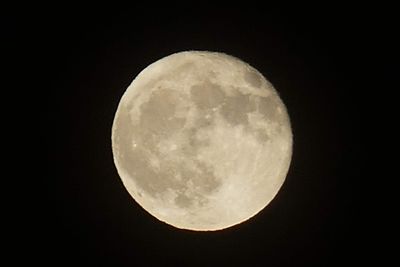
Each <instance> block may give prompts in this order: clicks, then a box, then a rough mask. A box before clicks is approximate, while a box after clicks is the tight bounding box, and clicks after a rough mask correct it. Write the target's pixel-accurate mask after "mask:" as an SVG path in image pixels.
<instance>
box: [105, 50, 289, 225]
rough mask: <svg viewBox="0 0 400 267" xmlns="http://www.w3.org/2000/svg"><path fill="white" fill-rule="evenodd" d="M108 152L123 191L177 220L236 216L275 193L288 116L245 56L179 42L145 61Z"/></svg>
mask: <svg viewBox="0 0 400 267" xmlns="http://www.w3.org/2000/svg"><path fill="white" fill-rule="evenodd" d="M112 150H113V156H114V162H115V165H116V167H117V171H118V173H119V175H120V177H121V179H122V182H123V184H124V186H125V187H126V189H127V190H128V192H129V193H130V195H131V196H132V197H133V198H134V199H135V200H136V202H137V203H138V204H139V205H140V206H142V207H143V208H144V209H145V210H146V211H148V212H149V213H150V214H152V215H153V216H154V217H156V218H157V219H159V220H161V221H163V222H165V223H168V224H170V225H172V226H175V227H177V228H183V229H190V230H197V231H211V230H219V229H224V228H227V227H230V226H233V225H236V224H238V223H241V222H243V221H245V220H247V219H249V218H250V217H252V216H254V215H255V214H257V213H258V212H259V211H261V210H262V209H263V208H265V207H266V206H267V205H268V203H270V201H271V200H272V199H273V198H274V197H275V195H276V194H277V192H278V191H279V189H280V187H281V186H282V184H283V182H284V180H285V178H286V175H287V172H288V168H289V165H290V161H291V155H292V132H291V127H290V120H289V116H288V114H287V111H286V107H285V105H284V104H283V103H282V101H281V99H280V97H279V95H278V94H277V92H276V90H275V89H274V88H273V86H272V85H271V83H269V82H268V81H267V80H266V79H265V78H264V77H263V75H261V74H260V73H259V72H258V71H257V70H256V69H254V68H253V67H251V66H250V65H248V64H246V63H245V62H243V61H241V60H239V59H237V58H235V57H232V56H228V55H226V54H222V53H214V52H200V51H190V52H180V53H176V54H172V55H170V56H167V57H165V58H162V59H161V60H159V61H157V62H155V63H153V64H151V65H149V66H148V67H147V68H145V69H144V70H143V71H142V72H141V73H140V74H139V75H138V76H137V77H136V78H135V80H134V81H133V82H132V84H131V85H130V86H129V87H128V89H127V90H126V92H125V93H124V95H123V96H122V98H121V101H120V103H119V106H118V109H117V112H116V115H115V118H114V123H113V127H112Z"/></svg>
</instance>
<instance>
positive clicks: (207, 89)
mask: <svg viewBox="0 0 400 267" xmlns="http://www.w3.org/2000/svg"><path fill="white" fill-rule="evenodd" d="M190 94H191V100H192V101H193V102H194V103H195V105H196V106H197V107H198V108H200V109H212V108H215V107H217V106H219V105H220V104H221V103H222V101H223V99H224V97H225V94H224V92H223V91H222V89H221V87H220V86H219V85H217V84H214V83H211V82H209V81H206V82H204V83H201V84H196V85H193V86H192V87H191V89H190Z"/></svg>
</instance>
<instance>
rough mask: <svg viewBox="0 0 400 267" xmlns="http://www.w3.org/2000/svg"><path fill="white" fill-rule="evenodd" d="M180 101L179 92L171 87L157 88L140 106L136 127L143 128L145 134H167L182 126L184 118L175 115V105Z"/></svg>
mask: <svg viewBox="0 0 400 267" xmlns="http://www.w3.org/2000/svg"><path fill="white" fill-rule="evenodd" d="M179 101H180V96H179V93H178V92H177V91H175V90H171V89H159V90H156V91H154V92H153V93H152V96H151V98H150V99H149V101H148V102H147V103H144V104H143V105H142V106H141V107H140V108H141V116H140V122H139V125H138V127H139V128H141V129H144V131H145V132H146V134H147V136H149V135H151V134H159V135H166V136H169V135H171V134H173V133H174V132H176V131H177V130H180V129H182V128H183V126H184V124H185V121H186V120H185V118H177V117H176V116H175V111H176V105H177V103H179Z"/></svg>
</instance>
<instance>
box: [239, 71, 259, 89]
mask: <svg viewBox="0 0 400 267" xmlns="http://www.w3.org/2000/svg"><path fill="white" fill-rule="evenodd" d="M243 78H244V80H245V81H246V82H247V83H249V84H250V85H251V86H253V87H256V88H259V87H260V86H261V76H260V74H258V73H257V72H256V71H255V70H248V71H246V72H245V73H244V77H243Z"/></svg>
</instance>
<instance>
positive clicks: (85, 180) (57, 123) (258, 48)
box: [41, 3, 363, 266]
mask: <svg viewBox="0 0 400 267" xmlns="http://www.w3.org/2000/svg"><path fill="white" fill-rule="evenodd" d="M154 5H157V4H156V3H154ZM316 10H317V11H316ZM41 23H42V25H44V26H45V27H46V42H44V43H43V45H42V48H43V49H44V50H45V51H46V52H47V53H48V55H49V60H50V61H49V64H48V69H49V70H48V73H47V77H50V81H49V83H50V84H49V85H50V87H51V89H49V91H48V92H47V93H46V113H45V118H46V121H47V124H46V125H47V127H49V128H48V129H49V133H48V134H46V135H45V142H46V146H47V150H46V151H47V152H48V153H47V165H48V168H47V173H46V177H45V184H46V187H45V188H46V189H45V194H43V196H44V199H45V202H46V210H47V211H46V213H45V215H44V220H43V221H44V222H43V225H42V226H43V232H42V233H43V234H42V235H41V236H42V238H43V239H42V242H44V243H45V244H46V247H45V249H43V250H42V253H43V254H44V255H43V256H44V259H45V260H46V261H48V262H49V263H50V264H51V263H53V266H59V265H61V264H67V265H69V266H77V265H78V266H80V265H82V266H92V265H93V266H166V265H169V266H316V265H318V266H328V265H336V266H337V265H342V264H349V263H353V264H356V263H359V262H360V261H361V257H360V255H361V254H360V252H359V251H358V250H357V249H356V248H358V247H359V245H360V243H361V239H360V236H361V230H360V225H359V217H360V212H359V206H360V203H359V201H360V190H361V189H360V182H361V179H360V176H361V174H360V170H361V159H360V153H361V140H360V138H359V136H360V129H359V127H360V116H361V110H360V109H361V104H360V102H361V100H362V98H361V97H360V95H362V89H361V88H360V86H359V84H358V82H357V79H358V78H359V73H358V72H357V66H358V65H359V64H360V63H359V58H360V57H361V52H360V51H361V50H360V49H362V48H360V39H359V32H360V28H362V25H363V24H362V23H361V22H360V20H359V19H358V18H357V16H355V14H354V10H352V11H350V10H348V9H346V8H342V7H332V6H328V5H327V6H324V7H322V6H320V7H315V6H314V7H306V6H298V7H292V8H291V9H279V10H278V9H274V8H271V7H268V5H265V6H264V5H263V6H259V7H247V8H246V7H222V6H219V7H217V6H209V7H207V8H206V7H204V6H201V7H200V6H196V5H192V6H190V5H188V6H187V7H184V8H182V7H181V8H177V7H168V8H167V7H164V8H157V9H154V8H144V7H141V6H137V7H129V8H122V7H121V8H119V9H116V8H108V7H106V6H105V7H103V8H102V9H101V11H96V12H94V10H92V9H91V8H86V9H79V8H77V7H74V8H59V9H55V10H53V12H51V13H50V14H48V16H47V17H43V18H41ZM184 50H209V51H217V52H224V53H227V54H230V55H233V56H235V57H238V58H240V59H242V60H243V61H245V62H247V63H249V64H250V65H252V66H253V67H255V68H256V69H257V70H259V71H260V72H261V73H262V74H263V75H264V76H265V77H266V78H267V79H268V80H269V81H270V82H271V83H272V84H273V85H274V86H275V88H276V89H277V90H278V92H279V93H280V96H281V98H282V100H283V102H284V103H285V104H286V106H287V109H288V112H289V115H290V118H291V123H292V130H293V135H294V146H293V158H292V163H291V166H290V169H289V173H288V175H287V178H286V181H285V183H284V185H283V187H282V188H281V190H280V191H279V193H278V195H277V196H276V198H275V199H274V200H273V201H272V202H271V203H270V204H269V205H268V206H267V208H265V209H264V210H263V211H262V212H260V213H259V214H258V215H256V216H255V217H253V218H252V219H250V220H249V221H247V222H245V223H243V224H240V225H237V226H234V227H232V228H228V229H226V230H223V231H218V232H209V233H206V232H192V231H186V230H179V229H176V228H173V227H172V226H169V225H167V224H164V223H161V222H159V221H158V220H157V219H155V218H154V217H152V216H151V215H149V214H148V213H147V212H146V211H144V210H143V209H142V208H141V207H140V206H139V205H138V204H136V202H134V201H133V199H132V198H131V196H130V195H129V194H128V192H127V191H126V190H125V188H124V187H123V184H122V182H121V180H120V178H119V176H118V174H117V171H116V168H115V166H114V163H113V158H112V150H111V126H112V122H113V117H114V114H115V111H116V109H117V105H118V103H119V100H120V98H121V96H122V95H123V93H124V91H125V90H126V88H127V87H128V86H129V84H130V83H131V82H132V80H133V79H134V78H135V76H136V75H137V74H138V73H139V72H140V71H141V70H142V69H144V68H145V67H146V66H148V65H149V64H151V63H153V62H154V61H156V60H158V59H160V58H162V57H164V56H167V55H169V54H171V53H174V52H179V51H184ZM266 164H268V163H266Z"/></svg>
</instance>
